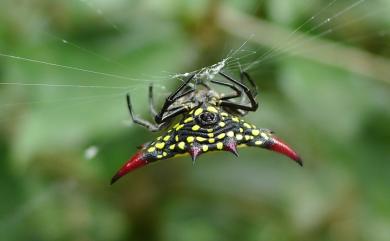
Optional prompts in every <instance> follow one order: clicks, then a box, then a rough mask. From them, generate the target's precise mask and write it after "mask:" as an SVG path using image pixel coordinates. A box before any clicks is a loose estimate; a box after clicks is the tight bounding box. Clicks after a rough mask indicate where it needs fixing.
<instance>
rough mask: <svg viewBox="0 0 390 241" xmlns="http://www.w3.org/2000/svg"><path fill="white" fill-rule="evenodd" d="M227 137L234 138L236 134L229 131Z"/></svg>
mask: <svg viewBox="0 0 390 241" xmlns="http://www.w3.org/2000/svg"><path fill="white" fill-rule="evenodd" d="M226 135H227V136H228V137H234V132H233V131H229V132H228V133H226Z"/></svg>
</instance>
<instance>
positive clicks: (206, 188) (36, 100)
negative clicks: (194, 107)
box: [0, 0, 390, 241]
mask: <svg viewBox="0 0 390 241" xmlns="http://www.w3.org/2000/svg"><path fill="white" fill-rule="evenodd" d="M329 3H331V1H321V0H315V1H308V0H272V1H266V0H261V1H255V0H247V1H239V0H231V1H207V0H184V1H175V0H146V1H140V0H138V1H136V0H131V1H130V0H128V1H126V0H114V1H108V0H69V1H65V0H46V1H45V0H20V1H14V0H2V1H1V2H0V53H1V57H0V82H1V83H2V84H1V85H0V113H1V115H0V116H1V117H0V122H1V124H0V156H1V161H0V188H1V189H0V190H1V194H0V195H1V198H0V239H1V240H37V241H38V240H39V241H45V240H68V241H69V240H78V241H85V240H94V241H95V240H96V241H98V240H118V241H119V240H166V241H172V240H181V241H192V240H197V241H198V240H267V241H272V240H275V241H276V240H277V241H283V240H296V241H304V240H307V241H309V240H310V241H311V240H318V241H320V240H343V241H349V240H351V241H352V240H354V241H355V240H375V241H382V240H383V241H386V240H390V192H389V186H390V175H389V173H390V151H389V145H390V125H389V123H390V86H389V81H386V80H388V79H390V76H389V75H386V73H388V72H385V71H384V72H383V73H381V72H380V71H375V67H377V66H375V64H374V63H373V62H371V61H370V60H371V59H375V60H378V59H380V61H381V63H384V66H385V67H384V69H386V64H388V63H389V62H390V60H389V57H390V45H389V42H390V37H389V35H388V33H389V27H390V17H389V14H388V12H389V10H390V1H389V0H382V1H380V0H370V1H357V0H356V1H343V0H338V1H334V2H333V3H331V4H330V5H329ZM226 9H229V12H230V11H233V12H235V13H240V14H241V15H240V16H251V17H253V18H255V19H256V21H258V22H256V21H255V22H254V24H255V25H256V24H257V23H258V24H260V23H269V24H271V25H270V26H271V28H267V29H264V31H261V32H253V33H252V34H253V35H254V36H255V37H253V36H252V37H253V39H251V36H249V35H245V34H243V35H242V36H239V35H233V34H231V32H229V31H230V30H237V29H238V28H236V27H235V28H234V29H230V30H229V28H226V25H225V27H223V26H224V23H223V21H224V20H220V19H221V18H220V16H221V15H223V16H225V18H224V19H228V20H229V16H230V15H229V14H227V10H226ZM313 16H315V18H313V19H311V20H310V18H311V17H313ZM327 18H331V21H329V22H326V19H327ZM307 20H310V21H307ZM221 21H222V22H221ZM324 21H325V22H324ZM252 24H253V23H252ZM300 26H301V27H300ZM232 27H233V26H232ZM249 28H250V27H249V25H246V24H242V25H240V30H248V32H251V29H249ZM279 28H282V29H285V30H287V32H289V33H291V35H292V38H291V39H290V38H287V39H275V42H276V43H277V44H278V46H280V47H279V48H276V49H274V52H272V53H276V55H275V56H273V55H271V57H272V58H268V59H266V61H261V63H259V64H257V65H255V66H254V67H252V68H250V69H249V71H248V72H249V73H250V74H251V75H252V77H253V78H254V79H255V80H256V83H257V85H258V86H259V88H260V90H261V93H260V96H259V99H260V102H261V108H260V110H259V111H258V112H256V113H250V114H249V115H248V116H247V119H248V120H250V121H251V122H253V123H254V124H256V125H257V126H260V127H266V128H270V129H272V130H274V131H275V132H276V133H277V135H278V136H280V137H281V138H282V139H284V140H286V141H287V142H288V143H290V145H291V146H293V147H294V149H295V150H297V151H298V152H299V153H300V155H301V156H302V157H303V159H304V162H305V166H304V168H299V167H298V165H296V164H295V163H293V162H291V161H289V160H288V159H287V158H285V157H283V156H281V155H277V154H275V153H271V152H268V151H264V150H259V149H241V150H240V158H238V159H237V158H235V157H234V156H233V155H231V154H229V153H215V154H210V155H203V156H201V157H200V158H199V160H198V161H197V163H196V165H194V166H193V165H192V163H191V161H190V158H189V157H183V158H176V159H172V160H166V161H161V162H158V163H156V164H154V165H150V166H148V167H147V168H144V169H140V170H137V171H135V172H133V173H131V174H129V175H127V176H126V177H124V178H123V179H121V180H120V181H119V182H118V183H116V184H115V185H113V186H110V185H109V181H110V178H111V176H112V175H113V174H114V173H115V172H116V170H117V169H118V168H119V167H120V166H121V165H122V164H123V163H124V162H125V161H126V160H127V159H128V158H129V157H130V156H131V155H132V154H133V153H134V152H135V151H136V147H137V146H138V145H140V144H142V143H144V142H147V141H148V140H150V139H151V138H154V137H155V136H156V134H153V133H150V132H148V131H147V130H146V129H143V128H141V127H139V126H135V125H132V124H131V122H130V120H129V116H128V112H127V109H126V103H125V93H127V92H130V93H131V94H132V98H133V102H134V108H135V111H136V112H137V113H139V114H140V115H142V116H147V115H148V112H147V110H146V109H147V105H146V104H145V103H146V101H147V87H148V85H149V83H150V82H153V83H154V84H155V86H156V89H157V90H156V91H157V92H158V99H159V102H158V103H159V104H160V105H161V104H162V101H163V99H164V96H166V95H168V94H169V92H170V91H172V90H173V89H174V88H175V86H177V85H178V83H179V81H178V80H177V79H173V78H170V77H169V75H170V74H174V73H181V72H186V71H191V70H195V69H199V68H201V67H204V66H207V65H210V64H213V63H216V62H218V61H220V60H221V59H222V58H224V57H225V56H227V54H228V53H229V51H231V50H233V49H237V48H238V47H239V46H241V45H242V44H243V43H244V42H245V41H246V40H248V39H250V41H249V43H247V44H246V45H245V46H244V49H245V50H246V51H247V52H245V51H239V53H238V54H237V55H238V56H241V57H242V58H241V59H240V61H239V62H240V64H242V65H243V66H245V65H246V64H250V63H252V62H253V61H254V60H255V59H256V58H260V59H261V56H263V55H264V54H267V51H269V50H270V47H269V46H267V45H266V44H264V45H262V44H261V43H255V42H254V41H252V40H254V39H256V36H271V35H272V34H273V33H272V32H273V31H276V32H277V31H278V29H279ZM297 28H299V29H298V31H297V32H305V33H306V36H307V37H309V40H308V41H307V42H306V41H303V40H302V39H300V38H298V39H297V38H295V35H293V34H292V33H293V31H294V29H297ZM329 29H331V30H332V31H331V32H330V31H328V30H329ZM323 33H326V34H323ZM310 36H312V37H310ZM291 40H294V41H291ZM317 41H325V42H332V43H336V44H337V46H339V47H340V48H342V49H344V48H348V49H351V52H350V53H355V52H363V53H365V54H366V55H364V56H370V58H368V59H361V58H358V59H357V58H356V55H353V54H351V56H344V57H346V58H350V60H351V62H353V61H356V62H358V63H359V64H360V65H361V66H363V67H364V68H359V69H361V70H362V71H363V72H364V71H366V72H367V73H368V74H367V75H364V73H363V74H361V73H359V74H356V73H353V71H350V70H348V69H346V68H343V67H337V66H331V65H324V64H320V63H319V62H318V61H314V60H312V59H310V58H302V57H301V56H300V55H299V54H298V55H291V54H289V53H286V54H280V53H281V51H280V50H281V49H285V48H287V49H288V48H289V47H291V46H293V47H294V46H295V47H296V48H295V47H294V50H299V51H306V52H309V53H310V52H311V51H315V53H317V55H318V56H319V57H320V58H321V56H322V53H323V54H324V55H325V54H327V53H325V51H324V50H321V46H323V44H322V43H323V42H320V44H319V46H320V48H317V49H315V50H314V49H313V50H312V49H306V47H307V44H308V43H309V42H310V43H312V42H317ZM250 51H256V53H253V52H252V54H250V55H249V56H246V55H247V54H248V53H251V52H250ZM299 51H298V52H299ZM321 51H323V52H321ZM287 52H289V51H287ZM326 52H329V51H326ZM4 54H6V55H12V56H19V57H23V58H28V59H33V60H39V61H45V62H50V63H55V64H61V65H66V66H69V67H71V68H68V67H62V68H61V67H58V66H54V65H49V64H43V63H36V62H31V61H28V60H22V59H16V58H13V57H10V56H8V57H7V56H4ZM264 56H267V55H264ZM358 56H360V55H358ZM371 57H372V58H371ZM347 62H348V61H347ZM387 67H389V69H390V64H388V65H387ZM75 68H80V69H86V70H87V71H81V70H77V69H75ZM229 70H230V72H231V73H232V74H237V71H238V68H235V69H234V68H233V69H229ZM92 71H97V72H99V73H92ZM370 72H371V73H372V72H375V76H379V77H378V78H375V77H372V75H370V74H369V73H370ZM101 73H106V74H101ZM114 75H115V76H114ZM6 83H8V84H6ZM26 84H28V85H26ZM88 86H89V87H88ZM91 86H94V87H91ZM94 151H97V154H96V155H93V154H94V153H93V152H94ZM89 154H92V157H88V155H89Z"/></svg>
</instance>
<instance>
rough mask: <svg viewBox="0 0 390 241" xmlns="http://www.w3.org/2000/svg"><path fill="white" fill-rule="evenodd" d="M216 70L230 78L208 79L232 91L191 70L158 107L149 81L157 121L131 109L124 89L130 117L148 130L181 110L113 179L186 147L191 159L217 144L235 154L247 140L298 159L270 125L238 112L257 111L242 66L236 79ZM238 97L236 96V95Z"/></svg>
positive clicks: (160, 126) (253, 91)
mask: <svg viewBox="0 0 390 241" xmlns="http://www.w3.org/2000/svg"><path fill="white" fill-rule="evenodd" d="M218 75H219V76H220V77H222V78H224V79H225V80H227V81H229V82H225V81H220V80H217V79H215V78H212V79H211V80H209V82H211V83H213V84H216V85H221V86H224V87H228V88H230V89H232V90H233V91H234V93H230V94H223V93H218V92H217V91H214V90H213V89H211V88H210V85H209V83H208V82H206V81H202V80H201V79H200V78H199V77H198V75H196V74H192V75H191V76H190V77H189V78H188V79H187V80H186V81H184V82H183V84H182V85H181V86H180V87H179V88H178V89H177V90H176V91H174V92H173V93H172V94H171V95H169V96H168V98H167V99H166V100H165V103H164V105H163V107H162V108H161V110H160V112H158V113H157V111H156V109H155V108H154V104H153V86H152V85H151V86H149V109H150V112H151V113H152V115H153V116H154V121H155V124H153V123H150V122H148V121H146V120H143V119H140V118H138V117H136V116H134V115H133V110H132V105H131V101H130V96H129V95H127V104H128V108H129V112H130V116H131V118H132V120H133V122H134V123H136V124H139V125H141V126H143V127H146V128H148V129H149V130H150V131H160V130H162V129H164V128H167V127H168V126H169V125H170V124H172V122H173V120H174V118H175V117H177V116H179V115H182V119H181V120H180V121H179V122H178V123H176V124H175V125H174V126H173V127H172V128H171V129H169V130H167V131H166V132H165V133H164V134H163V135H161V136H159V137H158V138H156V139H155V140H154V141H152V142H149V143H146V144H144V145H143V146H142V147H141V148H140V150H139V151H138V152H137V153H136V154H135V155H134V156H133V157H132V158H130V160H129V161H127V162H126V163H125V165H124V166H123V167H122V168H121V169H119V171H118V172H117V173H116V174H115V175H114V176H113V177H112V179H111V184H113V183H114V182H116V181H117V180H118V179H119V178H120V177H122V176H124V175H125V174H127V173H128V172H130V171H133V170H134V169H136V168H139V167H142V166H145V165H147V164H149V163H151V162H154V161H158V160H163V159H168V158H171V157H174V156H176V155H180V154H186V153H188V154H190V155H191V157H192V160H193V161H195V159H196V158H197V157H198V156H199V155H200V154H202V153H206V152H210V151H220V150H225V151H229V152H232V153H233V154H234V155H236V156H238V153H237V147H246V146H256V147H262V148H265V149H269V150H272V151H275V152H279V153H281V154H284V155H286V156H288V157H290V158H291V159H293V160H294V161H296V162H297V163H298V164H300V165H302V161H301V159H300V157H299V156H298V155H297V153H296V152H295V151H293V150H292V149H291V148H290V147H289V146H287V145H286V144H285V143H283V142H282V141H281V140H280V139H278V138H277V137H275V136H274V135H273V132H272V131H270V130H268V129H259V128H257V127H256V126H254V125H252V124H249V123H248V122H246V121H244V120H243V119H241V118H240V116H244V115H246V114H247V112H248V111H256V110H257V108H258V103H257V101H256V96H257V88H256V85H255V83H254V82H253V80H252V79H251V78H250V76H249V75H248V74H247V73H246V72H241V74H240V77H241V78H240V81H237V80H235V79H233V78H232V77H230V76H228V75H227V74H225V73H223V72H222V71H219V72H218ZM244 80H246V81H248V82H249V84H250V85H251V88H252V89H251V88H249V87H248V86H246V85H245V84H244ZM191 82H194V83H191ZM237 98H240V99H239V101H237ZM234 99H236V100H234Z"/></svg>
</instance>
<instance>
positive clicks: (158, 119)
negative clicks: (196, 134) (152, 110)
mask: <svg viewBox="0 0 390 241" xmlns="http://www.w3.org/2000/svg"><path fill="white" fill-rule="evenodd" d="M194 76H195V75H191V76H190V77H189V78H188V79H187V80H186V81H185V82H184V83H183V84H182V85H181V86H180V87H179V88H178V89H177V90H176V91H175V92H173V93H172V94H171V95H169V96H168V98H167V99H166V100H165V103H164V105H163V107H162V108H161V111H160V112H159V113H158V114H157V115H156V116H155V117H154V120H155V121H156V123H158V124H160V123H163V122H164V121H163V119H165V118H164V117H163V116H164V113H165V112H166V111H167V110H168V108H169V106H171V105H172V104H173V103H174V102H175V101H176V100H178V99H180V98H181V97H183V96H185V95H188V94H189V93H191V92H194V91H195V89H194V88H192V87H190V88H191V89H190V90H188V91H185V92H184V93H180V92H181V91H182V90H183V89H184V88H185V87H186V86H188V84H189V83H190V81H191V80H192V79H193V78H194ZM179 114H180V113H179ZM176 115H178V114H176Z"/></svg>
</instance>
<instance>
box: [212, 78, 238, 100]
mask: <svg viewBox="0 0 390 241" xmlns="http://www.w3.org/2000/svg"><path fill="white" fill-rule="evenodd" d="M210 82H212V83H214V84H218V85H223V86H227V87H229V88H231V89H233V90H234V92H235V93H233V94H228V95H225V96H223V97H221V100H228V99H233V98H236V97H240V96H242V91H241V90H240V89H238V88H237V87H236V86H235V85H233V84H230V83H225V82H222V81H218V80H211V81H210Z"/></svg>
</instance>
